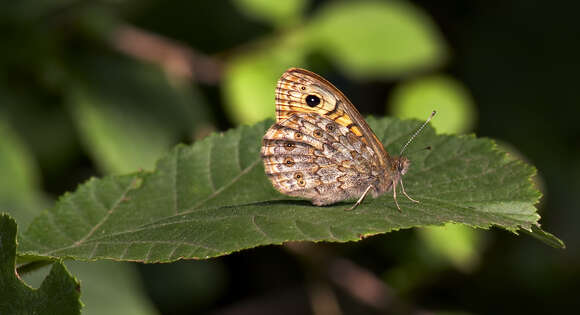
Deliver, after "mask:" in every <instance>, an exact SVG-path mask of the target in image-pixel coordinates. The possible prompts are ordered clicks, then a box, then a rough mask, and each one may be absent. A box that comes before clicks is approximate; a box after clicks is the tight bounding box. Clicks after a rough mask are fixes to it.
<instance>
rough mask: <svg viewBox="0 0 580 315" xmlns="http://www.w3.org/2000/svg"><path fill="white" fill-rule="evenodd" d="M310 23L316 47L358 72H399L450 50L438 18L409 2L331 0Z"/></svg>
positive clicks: (431, 62)
mask: <svg viewBox="0 0 580 315" xmlns="http://www.w3.org/2000/svg"><path fill="white" fill-rule="evenodd" d="M307 28H308V32H307V34H309V35H310V45H311V47H313V48H317V49H318V50H319V51H320V52H322V53H324V54H326V55H328V56H330V57H331V58H332V59H334V60H335V61H336V62H337V64H338V65H339V66H341V67H343V68H344V69H345V70H347V71H348V72H349V73H351V74H353V75H356V76H389V77H391V76H400V75H403V74H406V73H409V72H411V71H417V70H422V69H425V68H433V67H436V66H439V65H441V64H442V63H443V62H444V61H445V60H446V58H447V54H448V53H447V47H446V44H445V42H444V40H443V38H442V36H441V34H440V32H439V30H438V29H437V26H436V25H435V23H433V21H432V20H431V18H430V17H429V16H428V15H427V14H425V13H424V12H423V11H421V10H420V9H419V8H418V7H416V6H415V5H413V4H411V3H408V2H402V1H385V2H377V1H351V2H332V3H330V4H329V5H327V6H326V7H324V8H323V9H321V11H320V12H319V14H318V15H316V16H314V17H313V18H312V20H311V24H310V25H308V26H307Z"/></svg>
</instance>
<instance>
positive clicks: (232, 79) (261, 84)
mask: <svg viewBox="0 0 580 315" xmlns="http://www.w3.org/2000/svg"><path fill="white" fill-rule="evenodd" d="M293 41H294V39H290V40H289V41H286V42H285V43H280V46H276V47H272V49H264V50H262V51H254V53H252V54H246V55H241V56H239V57H237V58H235V59H233V60H231V61H230V63H229V64H228V66H227V69H226V72H225V75H224V88H223V93H224V98H225V100H226V103H225V109H226V112H227V113H228V116H229V118H230V120H231V121H233V122H234V123H236V124H251V123H256V122H258V121H261V120H263V119H265V118H268V117H274V113H275V110H274V108H275V106H274V90H275V89H276V82H277V81H278V79H279V78H280V75H281V74H282V73H284V71H285V70H286V69H288V68H290V67H294V66H300V65H301V64H302V63H303V61H302V59H303V55H304V51H302V50H301V49H299V48H297V49H292V47H293V46H294V45H293ZM284 47H288V48H287V49H286V48H284ZM297 47H300V45H297Z"/></svg>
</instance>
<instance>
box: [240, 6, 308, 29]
mask: <svg viewBox="0 0 580 315" xmlns="http://www.w3.org/2000/svg"><path fill="white" fill-rule="evenodd" d="M234 3H235V4H236V5H237V6H238V7H239V8H240V9H241V10H242V11H243V12H244V13H246V14H247V15H249V16H251V17H254V18H257V19H261V20H264V21H266V22H268V23H271V24H273V25H274V26H277V27H282V26H291V25H293V24H296V23H297V22H298V21H299V20H300V18H301V17H302V12H303V11H304V9H305V8H306V5H307V4H308V1H307V0H285V1H271V0H235V1H234Z"/></svg>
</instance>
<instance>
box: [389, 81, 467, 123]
mask: <svg viewBox="0 0 580 315" xmlns="http://www.w3.org/2000/svg"><path fill="white" fill-rule="evenodd" d="M390 103H391V104H390V105H391V109H392V111H393V114H394V115H395V116H397V117H399V118H418V119H425V118H427V116H428V115H429V113H431V111H432V110H437V112H438V113H439V114H438V115H437V118H436V119H433V122H432V124H433V127H435V129H437V131H438V132H441V133H465V132H468V131H470V130H472V129H473V128H474V127H475V126H474V125H475V121H476V119H477V118H476V117H477V113H476V108H475V104H474V101H473V99H472V97H471V94H470V93H469V91H468V90H467V88H466V87H465V86H464V85H463V84H462V83H461V82H459V81H457V80H455V79H453V78H451V77H449V76H445V75H437V76H430V77H424V78H420V79H416V80H413V81H406V82H404V83H402V84H401V85H399V86H398V87H396V88H395V90H394V91H393V94H392V97H391V100H390Z"/></svg>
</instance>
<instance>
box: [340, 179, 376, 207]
mask: <svg viewBox="0 0 580 315" xmlns="http://www.w3.org/2000/svg"><path fill="white" fill-rule="evenodd" d="M371 188H373V185H369V187H367V189H366V190H365V192H363V194H362V196H360V198H358V200H357V201H356V203H355V204H354V205H352V207H350V208H348V209H346V210H347V211H351V210H354V209H355V208H356V207H358V205H360V204H361V203H362V202H363V200H364V199H365V197H366V196H367V194H368V193H369V191H371Z"/></svg>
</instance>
